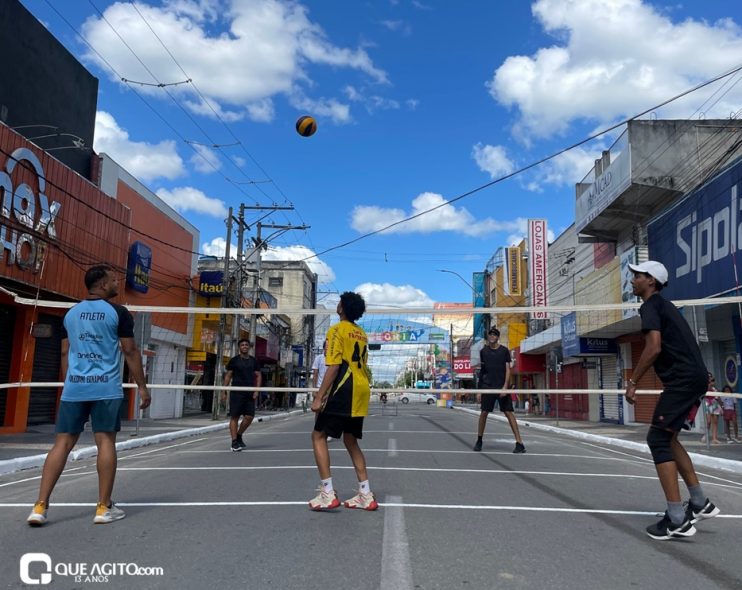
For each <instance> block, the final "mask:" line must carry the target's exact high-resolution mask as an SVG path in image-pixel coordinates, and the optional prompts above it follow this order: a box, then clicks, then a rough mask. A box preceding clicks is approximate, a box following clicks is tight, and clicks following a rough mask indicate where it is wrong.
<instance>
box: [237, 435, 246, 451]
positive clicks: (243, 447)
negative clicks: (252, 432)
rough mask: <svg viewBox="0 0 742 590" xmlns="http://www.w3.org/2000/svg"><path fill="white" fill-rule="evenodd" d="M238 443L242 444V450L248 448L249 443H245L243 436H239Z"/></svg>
mask: <svg viewBox="0 0 742 590" xmlns="http://www.w3.org/2000/svg"><path fill="white" fill-rule="evenodd" d="M237 444H238V445H240V450H242V449H246V448H247V445H246V444H245V441H244V440H242V437H241V436H238V437H237Z"/></svg>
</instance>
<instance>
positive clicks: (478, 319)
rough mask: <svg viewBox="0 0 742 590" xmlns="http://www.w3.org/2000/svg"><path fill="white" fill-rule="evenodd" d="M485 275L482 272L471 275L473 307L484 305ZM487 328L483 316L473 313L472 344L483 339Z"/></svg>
mask: <svg viewBox="0 0 742 590" xmlns="http://www.w3.org/2000/svg"><path fill="white" fill-rule="evenodd" d="M485 277H486V275H485V273H483V272H474V273H472V281H473V283H474V285H473V286H474V301H472V303H473V304H474V307H484V305H485V299H484V285H485V282H486V281H485ZM486 328H487V323H486V321H485V316H484V314H483V313H475V314H474V333H473V334H472V336H474V342H476V341H477V340H480V339H482V338H484V333H485V331H486Z"/></svg>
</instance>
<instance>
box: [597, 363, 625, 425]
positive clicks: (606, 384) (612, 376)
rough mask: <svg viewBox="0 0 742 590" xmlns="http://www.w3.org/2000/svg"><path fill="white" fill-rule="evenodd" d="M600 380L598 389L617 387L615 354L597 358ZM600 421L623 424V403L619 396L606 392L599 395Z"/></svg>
mask: <svg viewBox="0 0 742 590" xmlns="http://www.w3.org/2000/svg"><path fill="white" fill-rule="evenodd" d="M599 362H600V374H601V382H600V389H617V388H618V374H617V364H618V363H617V362H616V357H615V356H602V357H600V359H599ZM600 421H601V422H611V423H613V424H623V421H624V420H623V404H622V403H621V396H620V395H618V394H616V393H606V394H603V395H601V396H600Z"/></svg>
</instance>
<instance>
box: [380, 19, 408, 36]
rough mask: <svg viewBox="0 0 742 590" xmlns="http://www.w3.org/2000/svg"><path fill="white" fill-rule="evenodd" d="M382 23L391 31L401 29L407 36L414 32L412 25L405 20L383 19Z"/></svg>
mask: <svg viewBox="0 0 742 590" xmlns="http://www.w3.org/2000/svg"><path fill="white" fill-rule="evenodd" d="M381 25H382V26H383V27H384V28H385V29H389V30H390V31H393V32H394V31H399V32H400V33H402V34H403V35H405V36H407V35H410V34H411V33H412V27H411V26H410V25H409V24H408V23H406V22H405V21H403V20H383V21H381Z"/></svg>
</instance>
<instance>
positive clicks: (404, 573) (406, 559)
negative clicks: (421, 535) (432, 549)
mask: <svg viewBox="0 0 742 590" xmlns="http://www.w3.org/2000/svg"><path fill="white" fill-rule="evenodd" d="M383 506H384V508H385V510H384V536H383V539H382V553H381V582H380V584H379V589H380V590H413V588H414V587H415V586H414V584H413V582H412V566H411V564H410V545H409V542H408V540H407V529H406V527H405V522H404V509H403V507H404V504H403V502H402V498H401V497H400V496H387V497H386V502H385V503H384V504H383Z"/></svg>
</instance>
